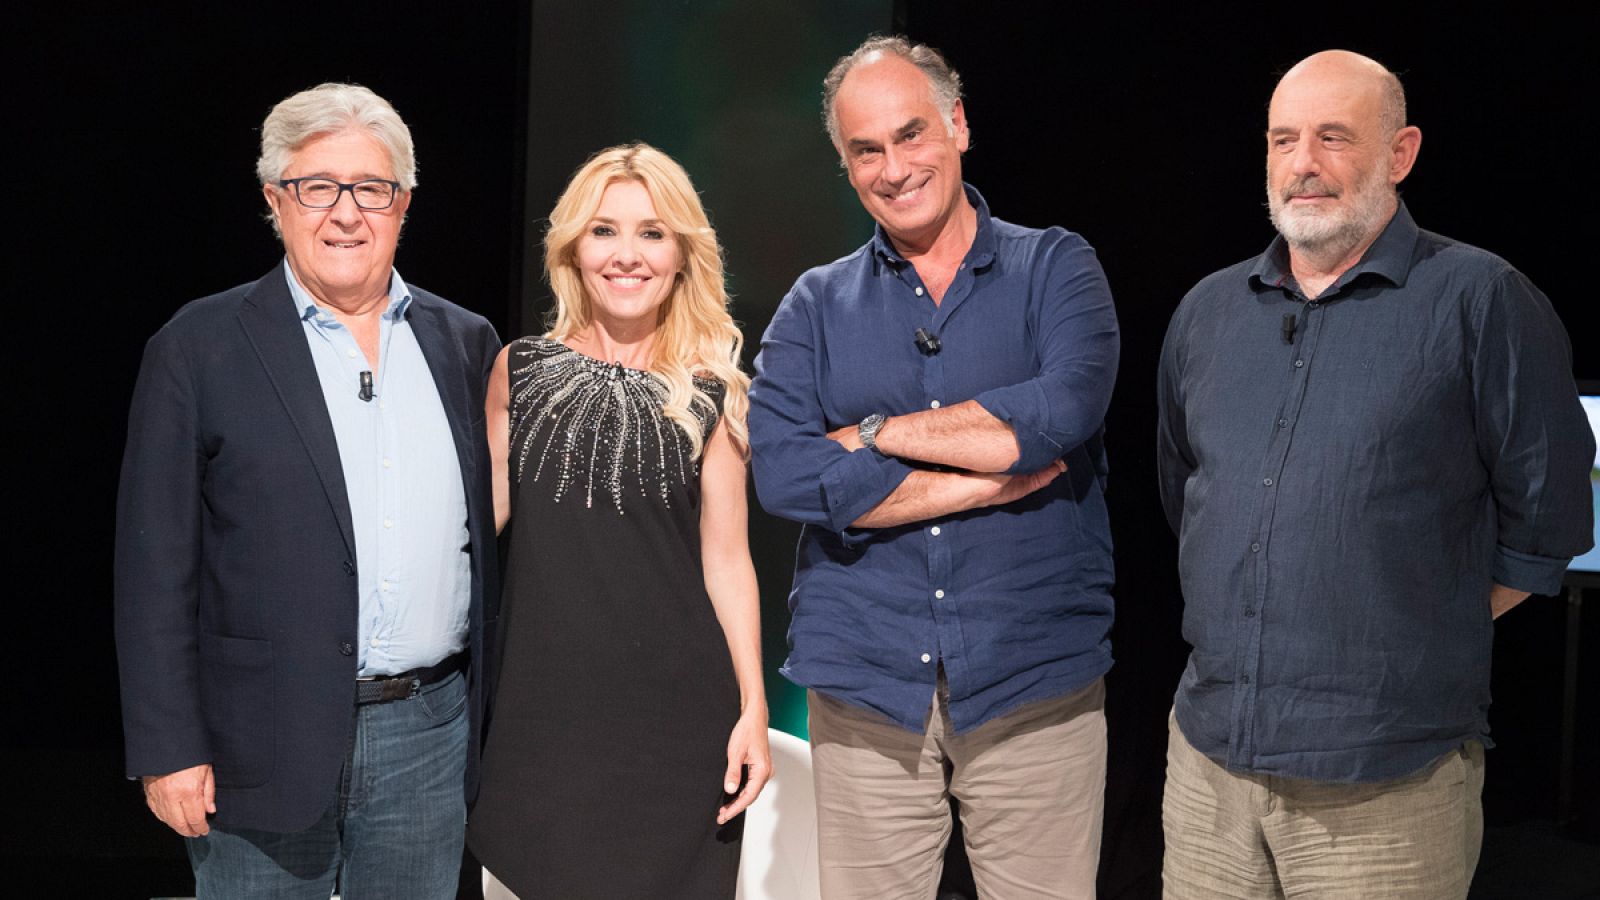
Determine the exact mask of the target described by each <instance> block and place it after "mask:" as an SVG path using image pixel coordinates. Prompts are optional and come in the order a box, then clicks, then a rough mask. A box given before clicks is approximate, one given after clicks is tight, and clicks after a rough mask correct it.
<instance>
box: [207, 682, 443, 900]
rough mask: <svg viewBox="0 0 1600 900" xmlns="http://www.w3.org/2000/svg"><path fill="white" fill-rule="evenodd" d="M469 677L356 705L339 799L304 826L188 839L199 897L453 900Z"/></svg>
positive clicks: (224, 831)
mask: <svg viewBox="0 0 1600 900" xmlns="http://www.w3.org/2000/svg"><path fill="white" fill-rule="evenodd" d="M466 705H467V679H466V677H465V676H464V675H462V674H460V673H457V674H454V675H451V676H450V677H448V678H445V679H443V680H442V681H440V682H438V683H437V684H431V685H429V686H427V687H425V688H423V689H422V691H421V692H420V693H419V694H418V695H417V696H416V697H413V698H411V699H409V700H395V701H391V702H389V703H378V704H372V705H368V706H360V707H357V708H356V727H355V736H354V742H353V746H352V747H351V751H350V758H349V760H348V762H346V763H345V768H344V772H343V773H342V775H341V778H340V784H339V796H337V797H333V798H329V800H330V802H329V805H328V809H327V811H326V812H324V813H323V814H322V817H321V818H320V819H318V820H317V821H316V823H315V824H313V825H312V826H311V827H310V828H307V829H306V830H304V831H296V832H290V833H287V834H284V833H279V832H272V831H256V830H253V829H249V828H219V827H218V826H217V825H216V824H215V823H213V824H212V826H211V833H210V834H208V835H206V836H204V837H199V838H190V839H189V840H188V847H189V862H190V864H191V865H193V866H194V875H195V896H196V897H197V898H198V900H255V898H282V900H302V898H304V900H311V898H315V900H327V898H328V897H329V895H331V894H332V893H333V891H334V887H335V883H336V882H337V885H338V889H339V892H340V896H341V897H342V898H343V900H410V898H415V900H449V898H453V897H455V895H456V885H457V882H458V880H459V878H460V871H461V846H462V840H463V837H464V834H465V828H466V820H467V810H466V801H465V798H464V797H463V796H462V777H463V775H464V773H465V770H466V765H467V727H468V726H467V719H468V717H467V712H466Z"/></svg>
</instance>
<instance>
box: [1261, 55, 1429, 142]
mask: <svg viewBox="0 0 1600 900" xmlns="http://www.w3.org/2000/svg"><path fill="white" fill-rule="evenodd" d="M1330 88H1334V89H1338V90H1342V91H1344V92H1347V93H1349V94H1352V95H1365V96H1364V97H1362V98H1361V99H1363V100H1365V101H1367V103H1370V104H1372V107H1373V108H1374V109H1375V110H1376V111H1377V115H1378V123H1379V128H1380V129H1381V133H1382V134H1383V135H1384V136H1385V137H1387V136H1389V135H1392V134H1394V133H1395V132H1397V131H1399V130H1400V129H1402V128H1404V127H1406V91H1405V88H1404V87H1402V86H1401V85H1400V79H1399V78H1398V77H1396V76H1395V74H1394V73H1393V72H1391V71H1389V70H1388V69H1386V68H1384V67H1383V64H1382V63H1380V62H1378V61H1377V60H1375V59H1372V58H1371V57H1367V56H1362V55H1361V54H1359V53H1352V52H1350V51H1349V50H1324V51H1322V52H1321V53H1313V54H1311V55H1310V56H1308V57H1306V58H1305V59H1302V60H1300V61H1299V62H1298V63H1295V65H1294V67H1293V68H1291V69H1290V70H1289V71H1287V72H1285V73H1284V74H1283V77H1282V78H1280V79H1278V87H1277V89H1276V90H1274V91H1273V92H1272V102H1273V104H1274V105H1276V104H1277V102H1278V97H1279V95H1280V94H1283V93H1284V92H1285V90H1288V91H1291V92H1298V91H1305V90H1313V91H1315V90H1327V89H1330ZM1363 105H1365V104H1363Z"/></svg>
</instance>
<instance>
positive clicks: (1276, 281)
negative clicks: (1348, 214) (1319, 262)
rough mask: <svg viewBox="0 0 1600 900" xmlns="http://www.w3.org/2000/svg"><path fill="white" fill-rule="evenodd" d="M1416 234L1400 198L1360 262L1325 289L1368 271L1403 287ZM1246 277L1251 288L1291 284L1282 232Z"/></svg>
mask: <svg viewBox="0 0 1600 900" xmlns="http://www.w3.org/2000/svg"><path fill="white" fill-rule="evenodd" d="M1417 235H1418V229H1417V223H1416V221H1415V220H1414V219H1412V218H1411V212H1410V211H1409V210H1407V209H1406V204H1405V202H1404V201H1401V202H1400V205H1399V206H1398V207H1397V208H1396V209H1395V213H1394V216H1393V218H1391V219H1389V224H1387V225H1385V226H1384V227H1383V231H1382V232H1381V233H1379V235H1378V239H1377V240H1375V241H1373V242H1372V246H1371V247H1368V248H1367V252H1366V253H1364V254H1362V255H1361V259H1360V261H1358V262H1357V263H1356V264H1355V265H1353V266H1351V267H1350V268H1349V270H1348V271H1346V272H1345V273H1344V274H1343V275H1340V276H1339V279H1338V280H1337V281H1335V282H1334V283H1333V284H1332V285H1330V286H1329V287H1328V292H1332V291H1334V290H1337V289H1338V288H1340V287H1343V286H1344V285H1347V284H1349V283H1350V282H1352V281H1354V280H1355V279H1357V278H1359V277H1360V276H1362V275H1369V274H1370V275H1375V276H1377V277H1379V278H1382V279H1384V280H1386V281H1388V282H1389V283H1390V284H1393V285H1395V286H1396V287H1404V286H1405V283H1406V278H1407V276H1409V275H1410V274H1411V263H1412V260H1413V258H1414V256H1413V254H1414V251H1415V250H1416V246H1417ZM1247 278H1248V281H1249V284H1250V287H1251V288H1252V289H1254V290H1261V289H1263V288H1269V287H1280V288H1281V287H1285V286H1287V285H1289V284H1292V283H1294V273H1293V272H1291V271H1290V269H1289V244H1288V242H1287V241H1285V240H1284V239H1283V235H1281V234H1280V235H1278V236H1276V237H1274V238H1273V239H1272V243H1271V244H1269V245H1267V252H1265V253H1263V254H1261V257H1260V258H1259V259H1257V260H1256V264H1255V265H1254V266H1252V267H1251V268H1250V272H1249V274H1248V276H1247Z"/></svg>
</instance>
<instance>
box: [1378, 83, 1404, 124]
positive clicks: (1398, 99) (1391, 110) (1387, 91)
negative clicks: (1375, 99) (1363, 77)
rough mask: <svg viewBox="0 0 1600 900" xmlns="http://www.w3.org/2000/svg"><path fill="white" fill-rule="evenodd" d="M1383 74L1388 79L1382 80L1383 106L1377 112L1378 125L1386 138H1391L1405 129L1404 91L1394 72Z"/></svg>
mask: <svg viewBox="0 0 1600 900" xmlns="http://www.w3.org/2000/svg"><path fill="white" fill-rule="evenodd" d="M1385 74H1386V75H1387V76H1388V77H1387V78H1385V79H1384V84H1383V105H1382V106H1381V107H1380V108H1379V111H1378V124H1379V127H1381V128H1382V129H1383V133H1384V135H1385V136H1386V137H1393V136H1394V134H1395V132H1397V131H1399V130H1400V129H1402V128H1404V127H1406V89H1405V87H1404V86H1403V85H1402V84H1400V76H1398V75H1396V74H1395V73H1394V72H1385Z"/></svg>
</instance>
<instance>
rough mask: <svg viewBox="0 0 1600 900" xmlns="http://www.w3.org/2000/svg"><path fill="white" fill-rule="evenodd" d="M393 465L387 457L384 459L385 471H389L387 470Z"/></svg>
mask: <svg viewBox="0 0 1600 900" xmlns="http://www.w3.org/2000/svg"><path fill="white" fill-rule="evenodd" d="M393 465H394V463H392V462H390V461H389V458H388V457H387V456H386V457H384V458H383V467H384V468H385V469H387V468H389V467H391V466H393Z"/></svg>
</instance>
